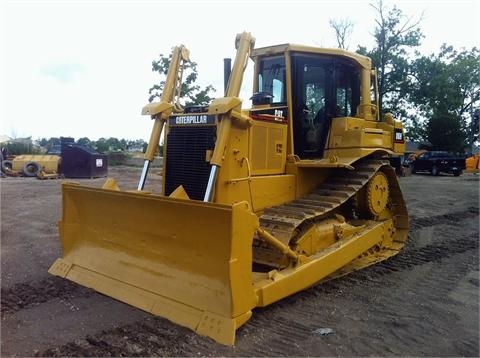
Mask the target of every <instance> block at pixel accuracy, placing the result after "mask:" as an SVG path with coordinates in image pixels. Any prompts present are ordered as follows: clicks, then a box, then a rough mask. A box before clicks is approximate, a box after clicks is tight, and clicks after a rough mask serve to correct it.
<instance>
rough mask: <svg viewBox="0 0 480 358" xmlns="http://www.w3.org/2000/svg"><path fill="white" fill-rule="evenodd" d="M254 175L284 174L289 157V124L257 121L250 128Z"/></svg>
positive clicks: (250, 148)
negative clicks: (287, 144) (287, 146)
mask: <svg viewBox="0 0 480 358" xmlns="http://www.w3.org/2000/svg"><path fill="white" fill-rule="evenodd" d="M249 136H250V141H249V157H250V158H251V162H252V175H268V174H282V173H284V172H285V162H286V158H287V148H286V143H287V126H286V125H285V124H279V123H269V122H261V121H255V122H254V125H253V126H252V127H251V128H250V129H249Z"/></svg>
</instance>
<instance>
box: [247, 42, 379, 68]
mask: <svg viewBox="0 0 480 358" xmlns="http://www.w3.org/2000/svg"><path fill="white" fill-rule="evenodd" d="M286 52H302V53H313V54H324V55H332V56H339V57H346V58H349V59H352V60H354V61H355V62H357V63H358V64H360V66H362V67H363V68H365V69H367V70H370V69H371V68H372V61H371V60H370V58H368V57H366V56H363V55H360V54H358V53H355V52H350V51H346V50H342V49H339V48H322V47H314V46H306V45H296V44H282V45H275V46H267V47H260V48H256V49H254V50H253V51H252V53H251V55H250V57H251V58H252V59H255V58H256V57H261V56H272V55H282V54H284V53H286Z"/></svg>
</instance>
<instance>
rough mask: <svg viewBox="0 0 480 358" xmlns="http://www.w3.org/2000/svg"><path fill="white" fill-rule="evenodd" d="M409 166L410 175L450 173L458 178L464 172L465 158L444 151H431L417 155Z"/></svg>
mask: <svg viewBox="0 0 480 358" xmlns="http://www.w3.org/2000/svg"><path fill="white" fill-rule="evenodd" d="M411 165H412V173H417V172H430V174H431V175H438V174H440V173H450V174H453V175H455V176H456V177H458V176H459V175H461V174H462V173H463V170H465V158H464V157H459V156H456V155H454V154H451V153H448V152H444V151H431V152H425V153H423V154H421V155H419V156H418V157H417V158H416V159H415V160H414V161H413V162H412V164H411Z"/></svg>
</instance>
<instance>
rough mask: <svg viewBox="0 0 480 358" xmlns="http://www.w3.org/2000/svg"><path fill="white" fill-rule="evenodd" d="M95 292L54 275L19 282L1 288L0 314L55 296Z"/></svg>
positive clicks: (73, 295) (13, 311)
mask: <svg viewBox="0 0 480 358" xmlns="http://www.w3.org/2000/svg"><path fill="white" fill-rule="evenodd" d="M95 293H96V292H95V291H94V290H91V289H89V288H86V287H83V286H80V285H77V284H76V283H73V282H71V281H68V280H65V279H61V278H58V277H55V276H52V277H48V278H46V279H43V280H41V281H37V282H27V283H19V284H16V285H14V286H13V287H11V288H2V289H1V293H0V294H1V314H2V316H4V315H6V314H11V313H15V312H17V311H19V310H22V309H25V308H30V307H33V306H38V305H39V304H41V303H44V302H48V301H50V300H52V299H56V298H65V299H72V298H74V297H88V296H91V295H93V294H95Z"/></svg>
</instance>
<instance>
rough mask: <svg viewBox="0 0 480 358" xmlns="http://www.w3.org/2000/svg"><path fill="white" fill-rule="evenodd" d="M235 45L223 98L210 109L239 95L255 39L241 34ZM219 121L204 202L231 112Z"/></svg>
mask: <svg viewBox="0 0 480 358" xmlns="http://www.w3.org/2000/svg"><path fill="white" fill-rule="evenodd" d="M235 45H236V48H237V54H236V56H235V62H234V64H233V68H232V72H231V74H230V78H229V80H228V85H227V90H226V91H225V98H221V99H219V100H218V101H217V103H216V102H215V101H214V102H213V103H212V106H211V107H215V105H216V104H218V105H220V106H221V105H223V104H225V103H226V102H230V103H231V102H234V97H238V96H239V94H240V89H241V87H242V79H243V73H244V71H245V67H246V66H247V61H248V57H249V55H250V51H251V50H252V49H253V46H254V45H255V38H254V37H253V36H252V35H251V34H250V33H247V32H243V33H242V34H238V35H237V38H236V41H235ZM240 104H241V102H239V106H240ZM232 110H234V109H232ZM219 120H220V124H219V128H218V134H217V140H216V142H215V149H214V151H213V155H212V159H211V160H210V164H212V169H211V170H210V177H209V179H208V184H207V190H206V191H205V197H204V199H203V201H205V202H208V201H211V200H212V199H213V189H214V187H215V182H216V180H217V176H218V170H219V168H220V167H221V166H222V162H223V156H224V152H225V148H226V146H227V141H228V138H229V137H230V128H231V126H232V116H231V111H230V112H229V113H226V114H222V115H220V118H219Z"/></svg>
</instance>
